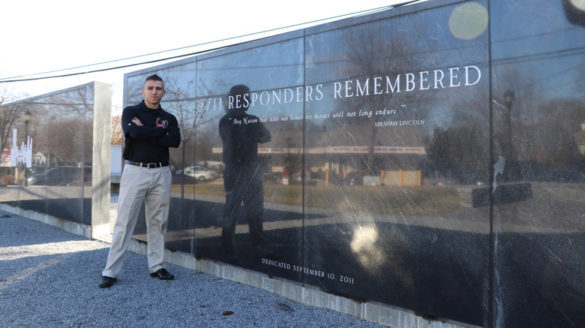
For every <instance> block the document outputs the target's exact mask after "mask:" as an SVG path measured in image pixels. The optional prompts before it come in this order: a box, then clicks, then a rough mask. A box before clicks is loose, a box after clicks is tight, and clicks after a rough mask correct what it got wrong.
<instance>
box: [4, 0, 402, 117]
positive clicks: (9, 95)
mask: <svg viewBox="0 0 585 328" xmlns="http://www.w3.org/2000/svg"><path fill="white" fill-rule="evenodd" d="M400 2H404V0H359V1H316V0H295V1H274V0H250V1H222V0H214V1H180V0H165V1H162V0H158V1H154V0H141V1H137V0H124V1H120V0H101V1H79V0H52V1H45V0H19V1H4V2H3V3H2V11H1V12H0V31H2V37H1V38H0V42H1V49H2V50H1V51H0V80H1V79H6V78H14V77H21V78H26V77H34V76H30V75H31V74H36V73H42V72H49V71H58V72H54V73H51V75H55V74H65V73H71V72H75V71H79V70H85V71H88V70H92V69H96V68H105V67H111V66H118V65H124V64H129V63H133V62H139V61H144V60H148V59H154V58H161V57H167V56H169V55H175V54H180V53H189V52H193V51H196V50H202V49H205V48H206V47H207V48H211V47H215V46H217V45H218V44H208V45H202V46H200V47H194V48H186V47H188V46H192V45H198V44H202V43H206V42H212V41H215V40H222V39H226V38H232V37H236V36H241V35H246V34H251V33H257V32H261V31H266V30H273V29H278V28H281V27H286V26H291V25H296V24H300V23H306V22H312V21H315V20H321V19H325V18H330V17H336V16H340V15H346V14H351V13H355V12H360V11H365V10H369V9H375V8H380V7H384V6H390V5H392V4H396V3H400ZM323 23H324V22H323ZM298 28H300V27H297V28H294V29H298ZM286 31H288V30H281V31H272V32H270V33H269V34H280V33H284V32H286ZM269 34H263V35H256V36H252V37H251V38H260V37H261V36H268V35H269ZM237 41H241V40H233V41H227V43H229V42H233V43H235V42H237ZM223 44H225V42H224V43H223ZM177 48H183V49H181V50H177V51H174V52H170V53H161V54H156V55H152V56H147V57H140V58H135V59H131V60H124V61H117V60H119V59H123V58H128V57H136V56H140V55H145V54H152V53H157V52H161V51H165V50H170V49H177ZM108 61H114V62H111V63H107V64H104V65H100V66H91V67H84V68H81V69H78V70H74V71H61V70H63V69H66V68H71V67H78V66H85V65H89V64H95V63H103V62H108ZM143 67H144V66H138V67H134V68H131V69H126V70H115V71H110V72H107V73H94V74H86V75H81V76H77V77H74V78H57V79H47V80H40V81H35V82H18V83H2V84H0V93H1V94H0V95H4V97H5V101H13V100H17V99H22V98H25V97H29V96H35V95H40V94H44V93H47V92H51V91H55V90H60V89H64V88H67V87H70V86H75V85H79V84H83V83H87V82H91V81H101V82H107V83H110V84H112V86H113V92H114V94H113V99H112V102H113V107H114V108H113V112H114V113H115V112H117V111H121V108H120V107H121V101H122V100H121V99H122V91H121V89H122V83H123V81H122V79H123V74H124V73H125V72H128V71H133V70H137V69H140V68H143ZM37 76H39V75H37Z"/></svg>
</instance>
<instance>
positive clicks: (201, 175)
mask: <svg viewBox="0 0 585 328" xmlns="http://www.w3.org/2000/svg"><path fill="white" fill-rule="evenodd" d="M183 174H185V175H188V176H191V177H194V178H195V179H197V181H210V180H215V179H217V177H219V172H218V171H217V170H216V169H213V168H210V167H205V166H201V165H195V166H189V167H186V168H185V170H184V171H183Z"/></svg>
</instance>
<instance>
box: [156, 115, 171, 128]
mask: <svg viewBox="0 0 585 328" xmlns="http://www.w3.org/2000/svg"><path fill="white" fill-rule="evenodd" d="M155 123H156V125H155V126H156V127H157V128H166V127H167V126H168V125H169V122H168V121H167V120H163V119H161V118H160V117H157V118H156V122H155Z"/></svg>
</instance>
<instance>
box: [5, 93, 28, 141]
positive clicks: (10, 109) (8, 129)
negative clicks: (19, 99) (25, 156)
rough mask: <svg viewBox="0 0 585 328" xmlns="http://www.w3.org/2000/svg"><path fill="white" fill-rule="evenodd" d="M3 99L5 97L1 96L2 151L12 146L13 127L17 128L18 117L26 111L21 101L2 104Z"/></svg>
mask: <svg viewBox="0 0 585 328" xmlns="http://www.w3.org/2000/svg"><path fill="white" fill-rule="evenodd" d="M3 101H4V98H3V97H0V151H2V150H4V149H6V148H10V146H11V141H10V138H11V137H12V129H13V128H17V122H18V119H19V118H21V117H22V115H23V114H24V112H25V109H24V106H23V105H22V104H21V103H15V104H7V105H2V103H3ZM23 137H24V136H23Z"/></svg>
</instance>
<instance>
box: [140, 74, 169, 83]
mask: <svg viewBox="0 0 585 328" xmlns="http://www.w3.org/2000/svg"><path fill="white" fill-rule="evenodd" d="M146 81H161V82H162V83H164V81H163V79H162V78H161V77H160V76H158V75H157V74H152V75H151V76H149V77H147V78H146V79H145V80H144V83H146Z"/></svg>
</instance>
